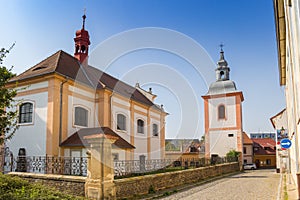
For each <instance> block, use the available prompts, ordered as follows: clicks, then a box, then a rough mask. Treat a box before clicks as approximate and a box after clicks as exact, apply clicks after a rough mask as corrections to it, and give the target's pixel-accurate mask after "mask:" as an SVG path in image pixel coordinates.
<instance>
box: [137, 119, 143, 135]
mask: <svg viewBox="0 0 300 200" xmlns="http://www.w3.org/2000/svg"><path fill="white" fill-rule="evenodd" d="M139 121H142V122H143V126H142V131H140V126H139ZM136 127H137V129H136V131H137V133H139V134H145V121H144V120H143V119H137V120H136Z"/></svg>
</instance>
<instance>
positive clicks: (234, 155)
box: [226, 150, 241, 158]
mask: <svg viewBox="0 0 300 200" xmlns="http://www.w3.org/2000/svg"><path fill="white" fill-rule="evenodd" d="M240 153H241V152H239V151H236V150H230V151H229V152H228V153H227V154H226V157H227V158H237V157H239V155H240Z"/></svg>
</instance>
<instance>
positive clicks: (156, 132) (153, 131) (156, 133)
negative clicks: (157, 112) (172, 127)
mask: <svg viewBox="0 0 300 200" xmlns="http://www.w3.org/2000/svg"><path fill="white" fill-rule="evenodd" d="M152 133H153V136H158V125H157V124H152Z"/></svg>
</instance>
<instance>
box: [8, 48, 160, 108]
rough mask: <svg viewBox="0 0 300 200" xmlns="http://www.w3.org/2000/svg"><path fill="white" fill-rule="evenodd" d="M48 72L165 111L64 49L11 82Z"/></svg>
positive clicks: (136, 91)
mask: <svg viewBox="0 0 300 200" xmlns="http://www.w3.org/2000/svg"><path fill="white" fill-rule="evenodd" d="M47 74H59V75H61V76H64V77H66V78H68V79H71V80H74V81H78V82H79V83H82V84H85V85H87V86H89V87H92V88H94V89H95V90H96V89H104V88H107V89H109V90H111V91H113V92H116V93H118V94H120V95H122V96H125V97H127V98H129V99H133V100H136V101H138V102H140V103H143V104H146V105H148V106H152V107H153V108H155V109H159V110H161V111H163V109H162V108H161V107H160V106H157V105H155V104H154V103H153V102H152V101H150V100H149V99H148V98H147V97H146V96H144V95H143V94H142V93H141V92H140V91H138V90H137V89H136V88H134V87H132V86H130V85H128V84H126V83H124V82H123V81H120V80H119V79H116V78H114V77H112V76H111V75H109V74H107V73H105V72H103V71H101V70H99V69H96V68H94V67H92V66H82V65H80V63H79V62H78V60H77V59H76V58H74V57H73V56H71V55H70V54H68V53H66V52H64V51H62V50H60V51H58V52H56V53H54V54H53V55H51V56H49V57H48V58H46V59H45V60H43V61H41V62H40V63H38V64H36V65H35V66H33V67H31V68H30V69H28V70H26V71H25V72H23V73H21V74H19V75H18V76H16V77H14V78H12V79H11V80H10V82H15V81H18V82H21V81H22V80H27V79H31V78H35V77H42V76H44V75H47Z"/></svg>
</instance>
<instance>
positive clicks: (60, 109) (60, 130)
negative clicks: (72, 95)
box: [58, 77, 68, 154]
mask: <svg viewBox="0 0 300 200" xmlns="http://www.w3.org/2000/svg"><path fill="white" fill-rule="evenodd" d="M66 82H68V78H67V77H65V80H64V81H62V82H61V83H60V88H59V89H60V91H59V92H60V97H59V132H58V134H59V135H58V144H59V146H60V145H61V142H62V107H63V86H64V84H65V83H66ZM59 150H60V149H59ZM59 154H60V152H59Z"/></svg>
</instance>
